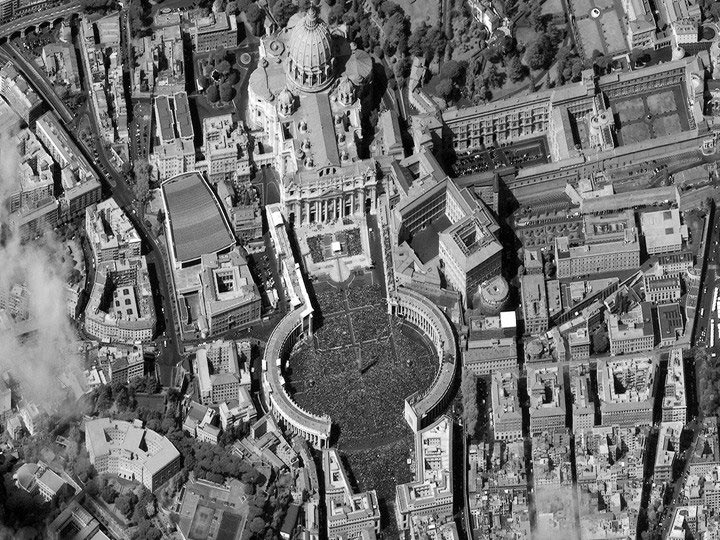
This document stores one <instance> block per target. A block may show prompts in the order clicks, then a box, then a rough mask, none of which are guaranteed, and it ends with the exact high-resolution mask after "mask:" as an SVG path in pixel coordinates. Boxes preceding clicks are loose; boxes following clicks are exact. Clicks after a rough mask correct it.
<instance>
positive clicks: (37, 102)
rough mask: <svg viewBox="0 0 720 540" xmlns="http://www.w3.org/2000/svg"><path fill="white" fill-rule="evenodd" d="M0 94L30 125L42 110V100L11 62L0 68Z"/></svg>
mask: <svg viewBox="0 0 720 540" xmlns="http://www.w3.org/2000/svg"><path fill="white" fill-rule="evenodd" d="M0 96H2V97H3V98H4V99H5V101H7V102H8V104H9V105H10V107H12V110H13V111H15V112H16V113H17V114H18V115H19V116H20V118H22V119H23V120H24V121H25V123H27V124H28V125H30V126H31V127H32V125H33V124H34V122H35V119H36V118H37V117H38V116H39V115H40V113H41V112H42V109H43V102H42V100H41V99H40V97H39V96H38V95H37V93H35V90H33V89H32V88H31V87H30V85H29V84H28V82H27V80H26V79H25V77H24V76H23V75H22V74H21V73H20V72H19V71H18V70H17V68H15V65H14V64H13V63H12V62H8V63H7V64H5V65H4V66H3V67H2V68H0Z"/></svg>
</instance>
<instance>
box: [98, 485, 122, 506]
mask: <svg viewBox="0 0 720 540" xmlns="http://www.w3.org/2000/svg"><path fill="white" fill-rule="evenodd" d="M100 496H101V497H102V498H103V500H104V501H105V502H106V503H108V504H112V503H114V502H115V500H116V499H117V498H118V492H117V491H116V490H115V488H114V487H113V486H112V484H105V485H104V486H103V487H102V489H100Z"/></svg>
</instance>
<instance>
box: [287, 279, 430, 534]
mask: <svg viewBox="0 0 720 540" xmlns="http://www.w3.org/2000/svg"><path fill="white" fill-rule="evenodd" d="M314 292H315V296H316V299H317V304H318V306H319V308H320V312H321V321H320V323H319V324H318V327H317V328H316V330H315V335H314V337H313V339H312V340H307V341H303V342H301V343H299V344H298V345H297V346H296V347H295V349H294V350H293V351H292V353H291V356H290V361H289V367H288V369H287V370H286V378H287V381H288V390H289V391H290V393H291V395H292V396H293V399H294V400H295V401H296V402H297V403H298V405H300V406H301V407H302V408H304V409H306V410H308V411H311V412H313V413H317V414H324V413H327V414H329V415H330V417H331V418H332V420H333V429H334V431H333V444H335V445H337V447H338V449H339V450H340V452H341V453H342V454H343V455H344V456H345V458H346V459H347V464H348V468H349V472H350V473H351V475H352V476H353V478H354V479H355V481H356V484H357V488H358V489H360V490H363V491H364V490H368V489H376V490H377V491H378V497H379V499H380V504H381V508H382V510H383V512H384V517H383V529H384V530H385V531H388V530H392V528H393V527H394V519H392V513H391V512H386V511H385V510H386V509H387V508H388V507H389V506H392V505H393V503H394V493H395V485H396V484H397V483H402V482H408V481H410V480H411V471H410V467H409V466H408V464H407V458H408V457H410V453H411V451H412V448H413V435H412V432H411V431H410V428H409V427H408V426H407V424H406V422H405V420H404V418H403V411H404V400H405V398H406V397H408V396H409V395H411V394H413V393H415V392H417V391H421V390H424V389H426V388H428V387H429V386H430V385H431V383H432V381H433V378H434V377H435V374H436V372H437V370H438V363H437V359H436V358H435V356H434V352H433V349H432V347H431V344H430V342H429V341H427V339H426V338H425V337H424V336H423V335H421V334H420V332H419V331H418V330H417V329H416V328H414V327H412V326H410V325H408V324H407V323H404V322H403V321H402V320H400V319H398V318H395V317H392V316H390V315H389V314H388V312H387V300H386V298H385V290H384V287H383V286H382V284H381V283H377V282H375V280H374V278H373V274H372V273H366V274H364V275H353V276H352V277H351V278H350V279H349V280H348V281H346V282H343V283H340V284H336V283H332V282H330V281H329V280H327V281H326V280H321V281H318V282H316V283H315V284H314ZM386 516H387V517H386ZM388 527H389V528H390V529H388Z"/></svg>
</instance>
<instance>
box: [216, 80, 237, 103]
mask: <svg viewBox="0 0 720 540" xmlns="http://www.w3.org/2000/svg"><path fill="white" fill-rule="evenodd" d="M234 97H235V88H233V85H232V84H230V83H226V82H225V83H222V84H221V85H220V99H221V100H223V101H224V102H225V103H229V102H231V101H232V99H233V98H234Z"/></svg>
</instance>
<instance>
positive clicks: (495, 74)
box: [487, 64, 505, 88]
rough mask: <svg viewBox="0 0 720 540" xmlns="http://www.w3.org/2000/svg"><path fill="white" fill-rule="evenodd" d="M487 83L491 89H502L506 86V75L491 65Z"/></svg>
mask: <svg viewBox="0 0 720 540" xmlns="http://www.w3.org/2000/svg"><path fill="white" fill-rule="evenodd" d="M487 81H488V86H490V88H500V87H502V85H503V84H505V74H504V73H502V72H501V71H499V70H498V68H497V66H496V65H495V64H490V67H489V68H488V72H487Z"/></svg>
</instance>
